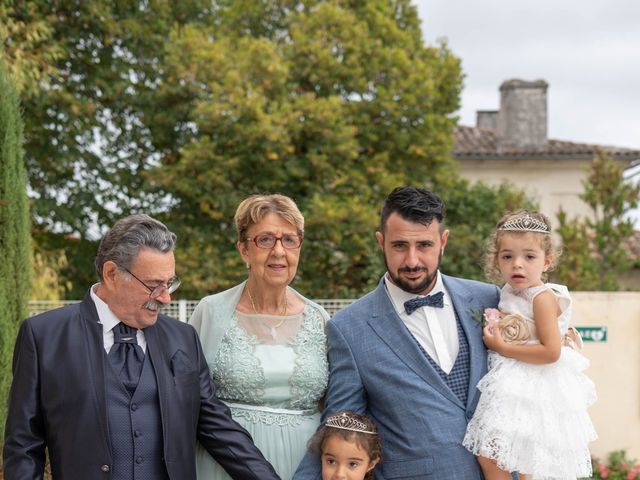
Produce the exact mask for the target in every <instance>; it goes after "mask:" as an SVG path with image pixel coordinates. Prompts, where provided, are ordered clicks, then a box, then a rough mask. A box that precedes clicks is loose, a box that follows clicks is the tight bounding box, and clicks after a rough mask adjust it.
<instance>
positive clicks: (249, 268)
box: [247, 262, 251, 270]
mask: <svg viewBox="0 0 640 480" xmlns="http://www.w3.org/2000/svg"><path fill="white" fill-rule="evenodd" d="M247 270H251V264H250V263H249V262H247Z"/></svg>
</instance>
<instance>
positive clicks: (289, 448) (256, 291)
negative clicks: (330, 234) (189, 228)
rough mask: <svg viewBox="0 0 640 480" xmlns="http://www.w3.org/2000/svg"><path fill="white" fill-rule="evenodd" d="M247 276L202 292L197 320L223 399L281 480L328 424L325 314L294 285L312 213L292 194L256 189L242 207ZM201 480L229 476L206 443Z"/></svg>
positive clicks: (238, 220) (239, 217)
mask: <svg viewBox="0 0 640 480" xmlns="http://www.w3.org/2000/svg"><path fill="white" fill-rule="evenodd" d="M235 224H236V229H237V232H238V241H237V248H238V251H239V253H240V255H241V256H242V259H243V260H244V262H245V263H246V265H247V272H248V277H247V279H246V281H244V282H243V283H241V284H240V285H237V286H235V287H233V288H231V289H229V290H227V291H224V292H221V293H218V294H215V295H211V296H208V297H205V298H203V299H202V301H201V302H200V303H199V304H198V306H197V307H196V309H195V311H194V313H193V316H192V317H191V320H190V323H191V324H192V325H193V326H194V327H195V328H196V330H197V331H198V333H199V335H200V338H201V340H202V345H203V348H204V352H205V356H206V357H207V362H208V364H209V370H210V372H211V376H212V377H213V380H214V382H215V383H216V385H217V386H218V396H219V397H220V398H221V399H222V400H223V401H224V402H225V403H226V404H227V405H228V406H229V408H230V409H231V413H232V415H233V418H234V419H235V420H236V421H238V422H239V423H240V424H241V425H242V426H243V427H245V428H246V429H247V430H248V431H249V433H250V434H251V436H252V437H253V439H254V442H255V443H256V445H257V446H258V448H260V450H261V451H262V453H263V454H264V456H265V457H266V458H267V460H269V461H270V462H271V464H272V465H273V466H274V468H275V469H276V471H277V472H278V474H279V475H280V476H281V477H282V479H283V480H287V479H291V478H292V477H293V473H294V472H295V470H296V468H297V466H298V464H299V463H300V461H301V459H302V457H303V456H304V453H305V450H306V445H307V441H308V439H309V438H310V437H311V436H312V435H313V433H314V432H315V430H316V428H317V427H318V425H319V422H320V415H319V412H318V404H319V401H320V399H321V397H322V396H323V394H324V391H325V388H326V385H327V377H328V365H327V359H326V347H325V334H324V324H325V322H326V321H327V319H328V315H327V312H326V311H325V310H324V309H323V308H322V307H321V306H319V305H317V304H315V303H313V302H312V301H310V300H308V299H307V298H305V297H303V296H302V295H300V294H299V293H298V292H296V291H295V290H294V289H293V288H291V287H290V286H289V284H290V283H291V281H292V280H293V278H294V277H295V275H296V270H297V267H298V260H299V258H300V249H301V246H302V240H303V236H304V218H303V216H302V214H301V213H300V210H298V207H297V206H296V204H295V203H294V202H293V200H291V199H290V198H289V197H286V196H284V195H253V196H251V197H248V198H247V199H245V200H244V201H242V202H241V203H240V205H239V206H238V208H237V210H236V214H235ZM197 464H198V478H199V479H200V480H219V479H228V478H230V477H229V476H228V475H227V474H226V472H225V471H224V470H223V469H222V467H220V466H219V465H218V464H217V463H216V462H215V461H214V460H213V459H212V458H211V457H210V456H209V455H208V454H207V453H206V452H205V451H204V450H203V449H199V452H198V455H197Z"/></svg>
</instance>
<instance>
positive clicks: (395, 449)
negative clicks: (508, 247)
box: [294, 187, 500, 480]
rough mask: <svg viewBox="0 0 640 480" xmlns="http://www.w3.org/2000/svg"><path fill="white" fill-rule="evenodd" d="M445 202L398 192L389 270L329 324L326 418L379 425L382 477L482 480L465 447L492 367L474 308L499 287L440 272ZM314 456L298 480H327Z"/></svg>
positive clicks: (386, 232)
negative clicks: (356, 416) (355, 416)
mask: <svg viewBox="0 0 640 480" xmlns="http://www.w3.org/2000/svg"><path fill="white" fill-rule="evenodd" d="M444 211H445V207H444V204H443V203H442V201H441V199H440V198H439V197H438V196H437V195H435V194H433V193H432V192H429V191H427V190H424V189H420V188H414V187H402V188H397V189H395V190H394V191H393V192H391V194H390V195H389V197H388V198H387V200H386V201H385V204H384V206H383V209H382V214H381V222H380V231H379V232H376V238H377V240H378V244H379V245H380V248H381V249H382V253H383V255H384V259H385V264H386V267H387V272H386V274H385V275H384V276H383V277H382V279H381V280H380V283H379V284H378V287H377V288H376V289H375V290H374V291H373V292H371V293H369V294H367V295H366V296H365V297H363V298H361V299H360V300H358V301H357V302H355V303H353V304H352V305H350V306H349V307H347V308H345V309H344V310H342V311H340V312H339V313H338V314H336V316H335V317H334V318H333V319H332V320H331V321H330V322H329V323H328V326H327V337H328V343H329V362H330V380H329V389H328V392H327V400H326V409H325V411H324V414H323V421H324V419H325V418H326V417H327V416H329V415H332V414H334V413H335V412H337V411H341V410H352V411H355V412H357V413H361V414H365V415H369V416H371V417H372V418H373V420H374V421H375V422H376V424H377V425H378V429H379V431H380V436H381V438H382V443H383V460H382V463H381V465H380V466H379V467H377V468H376V469H375V478H376V479H378V480H381V479H412V480H420V479H424V480H427V479H437V480H447V479H450V480H460V479H464V480H474V479H478V480H480V479H482V473H481V471H480V467H479V465H478V463H477V461H476V458H475V457H474V456H473V455H472V454H471V453H469V452H468V451H467V450H466V449H465V448H464V447H463V446H462V438H463V437H464V433H465V430H466V427H467V422H468V420H469V419H470V418H471V416H472V415H473V412H474V409H475V406H476V404H477V401H478V395H479V392H478V391H477V389H476V384H477V383H478V380H480V378H481V377H482V376H483V375H484V374H485V373H486V371H487V360H486V349H485V347H484V344H483V343H482V328H481V326H480V324H479V323H478V322H476V320H474V318H473V317H474V313H475V312H482V311H483V310H484V309H485V308H489V307H493V308H495V307H496V306H497V304H498V300H499V293H500V292H499V290H498V288H497V287H495V286H493V285H489V284H486V283H481V282H476V281H471V280H464V279H460V278H454V277H449V276H447V275H443V274H442V273H440V271H439V266H440V260H441V258H442V254H443V253H444V249H445V246H446V244H447V239H448V237H449V231H448V230H446V229H445V228H444V223H443V222H444ZM320 471H321V465H320V461H319V459H318V458H317V456H314V455H312V454H309V455H307V456H306V457H305V459H304V460H303V462H302V463H301V464H300V467H299V468H298V470H297V472H296V474H295V476H294V480H312V479H313V480H316V479H320V478H321V477H320Z"/></svg>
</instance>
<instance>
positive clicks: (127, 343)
mask: <svg viewBox="0 0 640 480" xmlns="http://www.w3.org/2000/svg"><path fill="white" fill-rule="evenodd" d="M137 332H138V330H136V329H135V328H131V327H129V326H127V325H125V324H124V323H119V324H118V325H116V326H115V327H113V346H112V347H111V350H109V360H110V361H111V364H112V365H113V368H114V369H115V371H116V373H117V374H118V377H119V378H120V380H121V381H122V383H123V384H124V386H125V387H126V389H127V390H128V391H129V393H130V394H131V395H133V393H134V392H135V391H136V387H137V386H138V381H139V380H140V371H141V370H142V363H143V362H144V352H143V351H142V347H140V345H138V339H137V338H136V333H137Z"/></svg>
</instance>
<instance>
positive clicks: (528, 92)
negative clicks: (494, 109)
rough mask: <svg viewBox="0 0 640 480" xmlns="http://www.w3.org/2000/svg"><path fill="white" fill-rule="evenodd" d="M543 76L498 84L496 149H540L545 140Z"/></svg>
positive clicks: (545, 96) (544, 90) (545, 121)
mask: <svg viewBox="0 0 640 480" xmlns="http://www.w3.org/2000/svg"><path fill="white" fill-rule="evenodd" d="M548 87H549V84H548V83H547V82H545V81H544V80H535V81H531V82H528V81H525V80H506V81H504V82H503V83H502V85H500V111H499V112H498V121H497V131H496V133H497V139H498V151H500V150H505V149H510V148H522V149H528V150H536V149H542V148H544V147H545V146H546V144H547V88H548Z"/></svg>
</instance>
